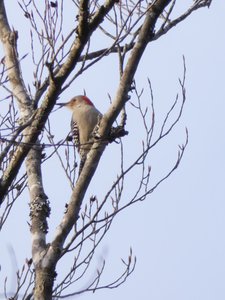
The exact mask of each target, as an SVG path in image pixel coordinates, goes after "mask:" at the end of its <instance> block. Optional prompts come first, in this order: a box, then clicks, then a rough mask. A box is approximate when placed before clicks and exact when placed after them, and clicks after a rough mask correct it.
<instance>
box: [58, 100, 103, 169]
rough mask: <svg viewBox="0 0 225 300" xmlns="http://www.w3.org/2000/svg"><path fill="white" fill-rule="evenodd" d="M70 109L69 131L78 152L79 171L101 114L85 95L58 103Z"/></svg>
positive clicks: (89, 147)
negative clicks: (71, 113)
mask: <svg viewBox="0 0 225 300" xmlns="http://www.w3.org/2000/svg"><path fill="white" fill-rule="evenodd" d="M58 105H60V106H65V107H67V108H69V109H70V110H72V112H73V115H72V120H71V131H72V134H73V140H74V144H75V147H76V148H77V150H78V152H79V154H80V168H79V174H80V173H81V171H82V169H83V166H84V163H85V161H86V158H87V154H88V152H89V151H90V149H91V146H92V144H93V142H94V136H93V131H94V129H95V128H96V125H97V124H98V123H99V122H100V120H101V117H102V114H101V113H100V112H99V111H98V110H97V108H96V107H95V106H94V104H93V103H92V102H91V100H90V99H88V97H86V96H81V95H79V96H75V97H73V98H72V99H71V100H70V101H69V102H66V103H58Z"/></svg>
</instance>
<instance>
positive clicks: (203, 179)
mask: <svg viewBox="0 0 225 300" xmlns="http://www.w3.org/2000/svg"><path fill="white" fill-rule="evenodd" d="M224 14H225V2H224V1H223V0H214V1H213V4H212V6H211V8H210V9H202V10H200V11H198V12H196V13H195V14H193V16H191V17H190V18H189V19H188V20H186V21H185V22H183V23H182V24H180V25H178V26H177V27H176V28H175V29H173V30H172V31H170V32H169V33H168V34H167V35H166V36H164V37H162V38H160V39H159V40H157V41H156V42H154V43H152V44H150V45H149V47H148V50H147V51H146V53H145V55H144V58H143V61H142V63H141V64H140V66H139V69H138V72H137V78H136V79H137V83H138V84H139V86H140V88H141V84H142V83H143V86H144V87H145V88H146V87H147V84H146V82H147V79H146V78H147V77H149V78H150V79H151V82H152V86H153V90H154V95H155V102H156V107H157V109H158V111H159V115H160V114H161V113H162V112H165V111H166V108H167V107H168V105H169V104H168V103H172V101H173V100H174V98H175V96H176V93H177V92H178V91H179V85H178V78H179V77H182V70H183V65H182V56H183V55H184V56H185V58H186V67H187V76H186V91H187V100H186V104H185V108H184V113H183V116H182V119H181V121H180V123H179V124H178V125H177V127H176V129H175V131H174V132H173V134H172V136H171V139H170V140H169V142H168V147H167V145H166V143H164V145H163V146H162V147H161V148H159V150H158V153H157V151H156V152H155V153H153V157H154V161H150V164H152V165H153V166H154V170H155V173H154V174H156V175H155V176H157V175H158V174H164V173H165V172H166V171H167V170H168V168H169V167H170V166H171V165H172V164H173V162H174V161H175V159H176V156H177V149H178V145H179V144H182V143H184V141H185V127H187V128H188V131H189V144H188V147H187V149H186V151H185V155H184V158H183V160H182V163H181V165H180V166H179V169H178V170H176V172H175V173H173V174H172V176H171V177H170V178H169V179H168V180H167V181H165V182H164V183H163V184H162V185H161V186H160V187H159V188H158V189H157V190H156V191H155V192H154V193H153V194H151V195H150V196H149V197H148V199H146V201H145V202H142V203H139V204H137V205H135V206H132V207H131V208H129V209H127V210H126V211H124V212H123V213H121V214H120V215H119V216H118V217H117V218H116V219H115V221H114V224H113V226H112V228H111V229H110V231H109V233H108V235H107V237H106V238H105V239H104V240H103V242H102V245H101V246H100V248H99V249H98V252H97V253H96V258H95V260H96V266H97V265H98V263H99V262H101V261H102V257H105V258H106V261H107V267H106V273H105V277H104V281H105V283H106V282H107V280H109V281H110V279H112V280H113V279H114V278H116V275H117V274H119V272H120V271H121V270H122V268H121V267H122V264H121V260H120V258H124V259H126V257H127V256H128V254H129V249H130V246H131V247H132V249H133V253H134V254H135V255H136V256H137V265H136V269H135V271H134V273H133V274H132V275H131V276H130V277H129V278H128V280H127V281H126V283H125V284H124V285H123V286H121V287H119V288H118V289H115V290H102V291H99V292H96V293H94V294H91V293H90V294H84V295H83V296H78V297H76V299H82V300H83V299H85V300H89V299H92V300H95V299H96V300H103V299H106V298H107V300H114V299H129V300H136V299H138V298H139V299H142V300H203V299H204V300H214V299H216V300H224V298H225V284H224V282H225V238H224V231H225V184H224V173H225V120H224V113H225V101H224V100H225V84H224V82H225V81H224V77H225V71H224V70H225V55H224V53H225V36H224V28H225V17H224ZM10 15H11V16H13V13H12V12H11V13H10ZM11 24H12V22H11ZM0 51H2V50H0ZM0 53H1V57H2V52H0ZM111 68H113V65H112V62H110V60H107V61H106V62H104V64H102V65H100V67H99V69H98V71H97V72H98V73H97V76H96V74H95V73H92V72H89V73H88V74H87V76H86V77H85V78H81V79H80V80H79V81H78V83H76V85H75V86H73V87H71V89H70V90H69V91H68V97H70V96H71V95H72V96H73V95H74V93H75V94H80V93H82V91H83V89H85V90H86V92H87V94H88V96H89V97H90V98H91V99H92V100H93V101H94V102H95V104H96V106H97V107H98V108H99V109H100V110H101V111H103V112H104V111H106V109H107V107H108V102H107V101H104V102H103V101H102V100H101V99H103V98H104V97H105V98H107V93H108V92H109V93H110V94H111V95H112V96H113V95H114V94H115V89H116V86H117V82H115V81H114V82H112V80H110V78H108V77H107V76H104V74H107V72H109V70H110V69H111ZM73 90H74V91H73ZM146 90H147V88H146ZM65 97H67V96H65ZM146 97H147V91H146ZM61 100H63V101H64V99H61ZM65 100H67V99H65ZM63 114H64V115H65V119H68V127H67V128H63V129H62V131H61V133H60V134H61V136H63V135H64V134H65V133H66V132H67V131H68V130H69V118H70V115H69V112H66V111H65V112H63ZM55 115H56V118H57V117H58V116H59V114H58V113H56V114H55ZM67 116H68V118H67ZM131 116H132V114H131ZM128 126H130V127H129V128H128V130H129V135H135V134H138V130H137V126H136V127H135V120H133V119H132V118H131V119H130V120H129V119H128ZM125 139H126V138H125ZM133 143H134V142H133ZM127 144H128V145H129V147H131V148H130V149H129V151H131V152H132V144H129V137H127ZM115 147H116V146H115V145H113V146H112V149H114V148H115ZM129 151H127V153H129ZM111 160H112V151H109V149H106V153H104V158H103V161H102V162H101V166H100V167H101V169H100V170H101V171H99V172H97V175H96V176H98V178H97V179H96V182H97V185H96V186H97V190H95V189H94V186H93V185H92V186H91V187H90V189H89V191H88V193H87V196H90V195H92V194H97V195H101V194H102V193H103V192H102V190H101V183H102V184H103V183H104V187H103V189H104V191H105V190H106V187H105V185H106V186H107V184H109V183H108V182H107V179H105V178H106V177H107V172H109V171H110V169H111V166H110V167H109V163H108V162H109V161H111ZM104 163H105V165H104ZM50 166H51V165H50ZM48 172H49V173H52V170H50V171H48ZM158 172H159V173H158ZM57 184H58V183H57ZM59 184H61V183H59ZM132 184H133V183H132V180H131V181H129V185H130V186H132ZM53 185H55V181H54V183H52V182H49V186H48V187H47V192H48V193H47V194H48V195H49V194H50V196H51V193H52V192H51V187H52V186H53ZM108 186H109V185H108ZM127 190H128V191H129V186H128V187H127ZM68 195H69V192H68ZM124 197H126V195H125V196H124ZM23 200H24V201H25V202H26V203H25V205H24V203H21V204H17V209H15V210H14V211H13V215H12V216H13V218H12V219H10V220H9V221H8V223H7V225H6V227H5V229H4V230H3V232H2V233H1V237H0V244H1V245H4V246H1V249H0V264H1V266H2V271H1V272H0V289H2V287H3V282H4V276H5V272H6V270H9V268H8V267H7V266H6V265H5V266H4V261H5V262H7V263H8V264H9V265H10V264H11V265H12V264H14V266H15V265H16V264H18V266H19V267H21V265H22V263H23V262H24V260H25V258H26V257H28V256H29V253H30V250H28V249H29V247H30V236H29V230H28V226H27V224H26V221H28V220H29V217H28V205H27V202H28V200H27V199H23ZM21 201H22V200H21ZM124 201H125V199H124ZM20 207H21V208H20ZM62 207H63V205H62ZM20 209H21V211H20ZM22 210H23V211H22ZM26 214H27V217H26ZM18 215H24V216H25V217H24V220H20V218H19V217H18ZM57 217H58V220H60V215H59V216H57ZM53 223H54V222H53ZM56 224H57V222H56ZM13 226H16V228H19V230H20V232H21V236H20V235H18V234H15V230H13ZM18 226H21V227H18ZM52 226H53V225H52ZM12 236H13V239H12ZM21 244H22V246H24V247H25V248H26V250H24V248H23V247H21ZM11 247H12V248H13V249H16V251H15V252H16V261H14V262H12V259H11V256H10V255H9V251H8V250H9V248H11ZM3 260H4V261H3ZM12 268H13V267H12ZM4 271H5V272H4ZM90 278H91V277H90ZM90 278H88V279H87V281H88V280H89V279H90ZM10 280H11V283H10V284H11V285H12V286H13V284H14V283H13V282H14V281H13V280H14V279H13V277H12V278H11V279H10ZM9 282H10V281H9ZM10 284H9V285H10Z"/></svg>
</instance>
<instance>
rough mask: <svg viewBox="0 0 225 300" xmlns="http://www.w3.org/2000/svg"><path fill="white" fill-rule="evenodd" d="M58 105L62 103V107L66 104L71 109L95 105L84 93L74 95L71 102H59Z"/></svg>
mask: <svg viewBox="0 0 225 300" xmlns="http://www.w3.org/2000/svg"><path fill="white" fill-rule="evenodd" d="M57 105H60V106H61V107H63V106H65V107H67V108H69V109H71V110H74V109H76V108H77V107H79V106H83V105H90V106H94V105H93V103H92V102H91V100H90V99H89V98H88V97H86V96H82V95H79V96H75V97H73V98H72V99H71V100H70V101H69V102H65V103H57Z"/></svg>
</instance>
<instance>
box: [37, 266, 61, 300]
mask: <svg viewBox="0 0 225 300" xmlns="http://www.w3.org/2000/svg"><path fill="white" fill-rule="evenodd" d="M55 277H56V272H55V270H54V269H49V268H36V270H35V287H34V299H35V300H51V299H52V289H53V283H54V279H55Z"/></svg>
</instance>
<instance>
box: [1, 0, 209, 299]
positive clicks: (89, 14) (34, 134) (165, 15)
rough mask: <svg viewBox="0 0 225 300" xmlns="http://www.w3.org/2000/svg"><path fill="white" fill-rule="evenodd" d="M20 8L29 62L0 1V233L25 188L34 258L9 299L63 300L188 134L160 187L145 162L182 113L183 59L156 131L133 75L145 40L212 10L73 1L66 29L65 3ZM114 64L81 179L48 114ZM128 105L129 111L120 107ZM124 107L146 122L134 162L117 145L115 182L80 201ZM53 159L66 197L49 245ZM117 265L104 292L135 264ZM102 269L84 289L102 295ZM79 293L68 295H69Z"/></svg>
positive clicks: (195, 4) (198, 4)
mask: <svg viewBox="0 0 225 300" xmlns="http://www.w3.org/2000/svg"><path fill="white" fill-rule="evenodd" d="M18 3H19V7H20V9H21V10H22V11H23V14H24V18H25V19H27V24H29V25H27V26H29V29H30V38H29V39H27V40H29V41H30V50H29V52H28V55H21V54H20V53H19V51H18V50H17V43H18V41H19V40H18V38H22V36H23V33H22V32H17V31H16V30H14V29H12V28H10V26H9V22H8V19H7V14H6V10H5V5H4V1H0V38H1V42H2V45H3V48H4V57H3V58H2V61H1V88H2V90H3V91H4V92H3V91H2V93H4V95H5V99H4V101H2V103H3V105H4V106H5V114H4V115H3V114H2V115H1V129H2V130H1V132H2V134H1V155H0V162H1V171H2V175H1V181H0V203H1V209H2V214H1V223H0V225H1V228H2V227H3V226H4V224H5V222H6V221H7V218H8V217H10V212H11V210H12V208H13V206H14V204H15V203H16V201H18V200H19V199H20V198H21V197H22V196H23V195H24V193H25V192H26V189H27V188H28V190H29V195H30V219H31V224H30V230H31V236H32V260H28V261H27V265H26V266H25V269H24V270H22V271H21V273H18V289H17V291H16V294H15V295H13V297H14V299H15V298H16V297H18V295H19V293H21V291H23V298H24V299H29V298H30V297H32V296H33V295H34V298H35V299H52V298H55V299H57V298H60V297H62V296H63V295H66V294H68V292H67V289H68V287H70V288H72V285H73V283H74V282H76V281H77V280H78V279H79V278H80V277H82V276H85V274H86V272H87V270H88V268H89V267H90V266H91V261H92V258H93V255H94V252H95V249H96V248H97V246H98V245H99V243H100V242H101V240H102V239H103V237H104V236H105V234H106V233H107V232H108V230H109V228H110V226H111V224H112V221H113V219H114V217H115V216H116V215H117V214H118V213H120V212H121V211H122V210H124V209H125V208H127V207H128V206H130V205H132V204H134V203H136V202H138V201H143V200H145V199H146V197H147V196H148V195H149V194H151V193H152V192H153V191H154V190H155V189H156V188H157V187H158V185H159V184H161V183H162V182H163V181H164V180H165V179H167V178H168V177H169V176H170V175H171V173H172V172H173V171H174V170H175V169H176V168H177V167H178V166H179V163H180V161H181V159H182V156H183V153H184V150H185V147H186V145H187V137H188V136H186V141H185V142H184V144H183V145H182V146H180V148H179V152H178V157H177V160H176V162H175V163H174V164H173V165H172V167H171V169H170V170H169V171H167V173H166V175H164V176H162V177H161V178H160V179H158V180H157V182H152V181H151V176H152V170H151V167H150V166H149V162H148V158H149V154H150V152H151V151H152V149H154V148H155V147H157V146H158V144H159V143H160V141H162V140H164V139H166V138H167V136H168V134H169V133H170V132H171V131H172V130H173V128H174V126H175V125H176V124H177V123H178V121H179V119H180V116H181V114H182V111H183V107H184V103H185V74H186V67H185V60H184V64H183V65H184V73H183V77H182V79H181V80H180V81H179V82H180V88H181V93H180V94H181V100H180V98H179V97H178V96H177V97H176V99H175V101H174V102H173V104H172V106H171V108H170V109H169V110H168V112H167V114H166V115H165V117H164V120H163V121H162V123H161V124H158V123H156V113H155V107H154V96H153V89H152V86H151V82H150V80H148V87H149V99H150V101H148V103H145V102H144V100H143V97H142V94H143V90H142V89H141V90H140V88H139V87H138V86H137V84H136V82H135V74H136V71H137V68H138V65H139V63H140V61H141V59H142V57H143V53H144V52H145V50H146V47H147V46H148V45H149V44H150V43H151V42H153V41H155V40H157V39H159V38H160V37H161V36H163V35H164V34H166V33H167V32H168V31H169V30H171V29H172V28H173V27H175V26H176V25H177V24H179V23H180V22H182V21H183V20H184V19H186V18H187V17H188V16H189V15H191V14H192V13H193V12H194V11H196V10H198V9H200V8H202V7H209V6H210V4H211V1H209V0H208V1H206V0H201V1H192V3H190V4H189V7H188V6H187V7H186V8H185V10H184V11H183V12H182V13H180V14H179V15H178V16H177V15H176V14H177V13H176V11H179V5H178V4H177V3H176V1H171V0H167V1H165V0H156V1H153V2H152V3H148V2H145V1H137V3H134V2H133V1H126V2H125V3H124V2H123V1H110V0H108V1H105V2H104V3H102V2H100V1H71V2H70V4H67V6H69V7H70V8H71V11H73V13H74V20H73V22H72V25H71V24H69V25H70V26H71V28H69V31H68V25H67V24H66V23H67V22H66V15H65V4H64V3H63V1H58V2H53V1H45V3H44V4H42V5H40V4H37V1H34V0H33V1H32V0H31V1H19V2H18ZM182 7H183V6H182ZM102 37H104V38H102ZM99 38H101V39H102V40H101V42H100V46H99V45H98V44H97V42H95V40H94V43H93V39H99ZM24 39H26V37H23V40H24ZM95 43H96V44H95ZM28 44H29V43H28ZM112 56H116V57H117V59H118V66H119V76H118V79H117V82H118V84H117V86H118V87H117V90H116V91H114V96H113V97H112V100H111V96H110V97H109V98H110V101H111V102H112V103H111V104H110V105H109V109H108V111H107V112H106V113H105V114H104V116H103V118H102V120H101V122H100V127H99V130H98V134H99V136H100V137H101V138H100V139H96V141H95V143H94V144H93V146H92V149H91V151H90V153H89V155H88V159H87V161H86V163H85V166H84V168H83V170H82V173H81V175H80V176H79V177H78V175H77V173H78V171H77V159H76V153H74V147H73V145H72V142H71V141H70V138H69V137H65V139H64V140H60V141H57V140H56V138H55V134H53V131H54V129H53V127H54V124H55V123H54V122H53V121H52V120H51V116H50V114H51V112H52V111H53V109H54V107H55V104H56V102H57V99H58V98H59V97H60V96H62V95H64V94H65V93H66V91H67V90H68V89H69V88H70V86H71V85H72V84H75V82H76V81H77V80H78V78H79V76H82V75H83V74H84V73H86V72H88V71H89V70H90V69H91V68H95V67H96V66H97V64H98V63H100V62H101V61H103V62H104V59H109V58H110V59H111V57H112ZM26 60H28V61H29V62H31V61H32V64H33V66H32V68H33V70H31V73H32V72H33V77H32V80H28V82H26V81H25V79H24V68H26ZM30 77H31V75H30ZM72 96H74V95H72ZM134 99H135V100H134ZM129 103H130V104H131V106H129V107H128V108H127V104H129ZM125 106H126V109H125ZM17 107H18V108H17ZM131 108H132V109H133V110H134V111H135V112H136V114H137V116H139V118H140V119H141V120H142V124H143V129H144V131H143V132H144V135H145V137H144V140H143V143H142V144H141V151H140V153H139V155H138V156H136V157H134V158H132V160H131V161H130V162H129V165H127V162H126V165H125V163H124V155H123V152H124V147H125V145H123V143H122V141H123V140H124V139H126V138H122V139H119V146H118V147H120V150H121V164H120V169H119V170H118V171H117V172H118V175H117V177H116V179H115V180H114V182H113V183H112V186H111V188H110V189H109V191H108V192H107V193H106V194H105V196H104V197H103V198H102V199H101V200H99V199H98V198H97V197H96V196H93V197H91V198H90V199H88V200H86V199H85V198H84V196H85V193H86V191H87V188H88V187H89V184H90V182H91V180H92V177H93V176H94V174H95V171H96V168H97V167H98V163H99V160H100V158H101V156H102V153H103V152H104V150H105V148H106V145H107V144H108V142H107V141H108V140H107V136H108V132H109V130H110V128H111V126H112V125H113V123H114V122H116V119H117V118H118V116H119V114H120V115H121V120H120V123H119V125H117V126H120V127H122V128H124V127H125V125H126V119H128V120H129V114H130V109H131ZM128 129H129V128H128ZM124 130H125V129H124ZM133 135H134V134H133ZM134 142H135V136H134ZM108 147H111V145H109V146H108ZM56 158H58V159H59V161H60V163H61V170H62V172H64V178H66V179H68V180H69V184H70V186H71V198H70V199H69V200H68V199H64V201H65V202H67V204H66V205H65V206H66V207H65V213H64V215H63V217H62V220H61V221H60V223H59V225H58V227H57V229H56V231H55V234H54V237H53V238H52V240H51V241H50V242H49V243H47V242H46V237H47V233H48V222H47V218H49V217H51V218H54V217H55V216H54V215H51V216H50V209H51V207H52V205H53V203H52V201H51V199H48V196H47V195H46V192H45V189H44V182H43V175H42V173H43V169H44V168H47V165H46V164H47V162H48V161H49V160H52V159H56ZM24 165H25V169H24ZM134 170H135V172H137V174H139V176H140V177H139V179H138V180H137V186H136V190H135V191H133V195H132V196H131V197H130V198H129V200H128V201H127V202H126V203H125V202H121V199H122V196H123V190H124V184H125V180H126V178H127V176H128V175H129V173H130V172H133V171H134ZM53 172H55V170H53ZM53 172H52V173H53ZM57 172H58V168H57ZM93 192H94V193H95V191H93ZM70 253H72V254H73V256H72V258H71V264H70V266H69V268H68V272H67V274H66V275H64V276H60V275H57V274H56V266H57V264H58V262H59V261H60V260H62V259H64V257H65V256H69V254H70ZM124 265H125V271H124V273H123V274H122V275H121V276H119V277H118V279H117V280H115V281H114V282H112V283H109V284H107V285H105V287H106V288H107V287H109V288H112V287H117V286H118V285H120V284H122V283H123V282H124V281H125V280H126V278H127V277H128V276H129V275H130V274H131V273H132V272H133V269H134V266H135V258H134V257H133V255H132V251H131V252H130V254H129V257H128V261H124ZM104 267H105V263H104V264H103V265H102V266H100V267H99V270H98V271H97V273H96V276H95V278H94V279H93V281H92V282H91V283H90V285H89V286H88V287H86V288H85V290H84V291H90V290H92V291H95V290H97V289H99V288H102V286H101V284H100V279H101V278H102V275H103V271H104ZM24 279H25V280H24ZM54 280H55V283H54ZM25 286H26V288H24V287H25ZM32 289H33V290H32ZM84 291H76V290H74V289H73V292H71V293H72V294H76V293H78V292H84Z"/></svg>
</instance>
